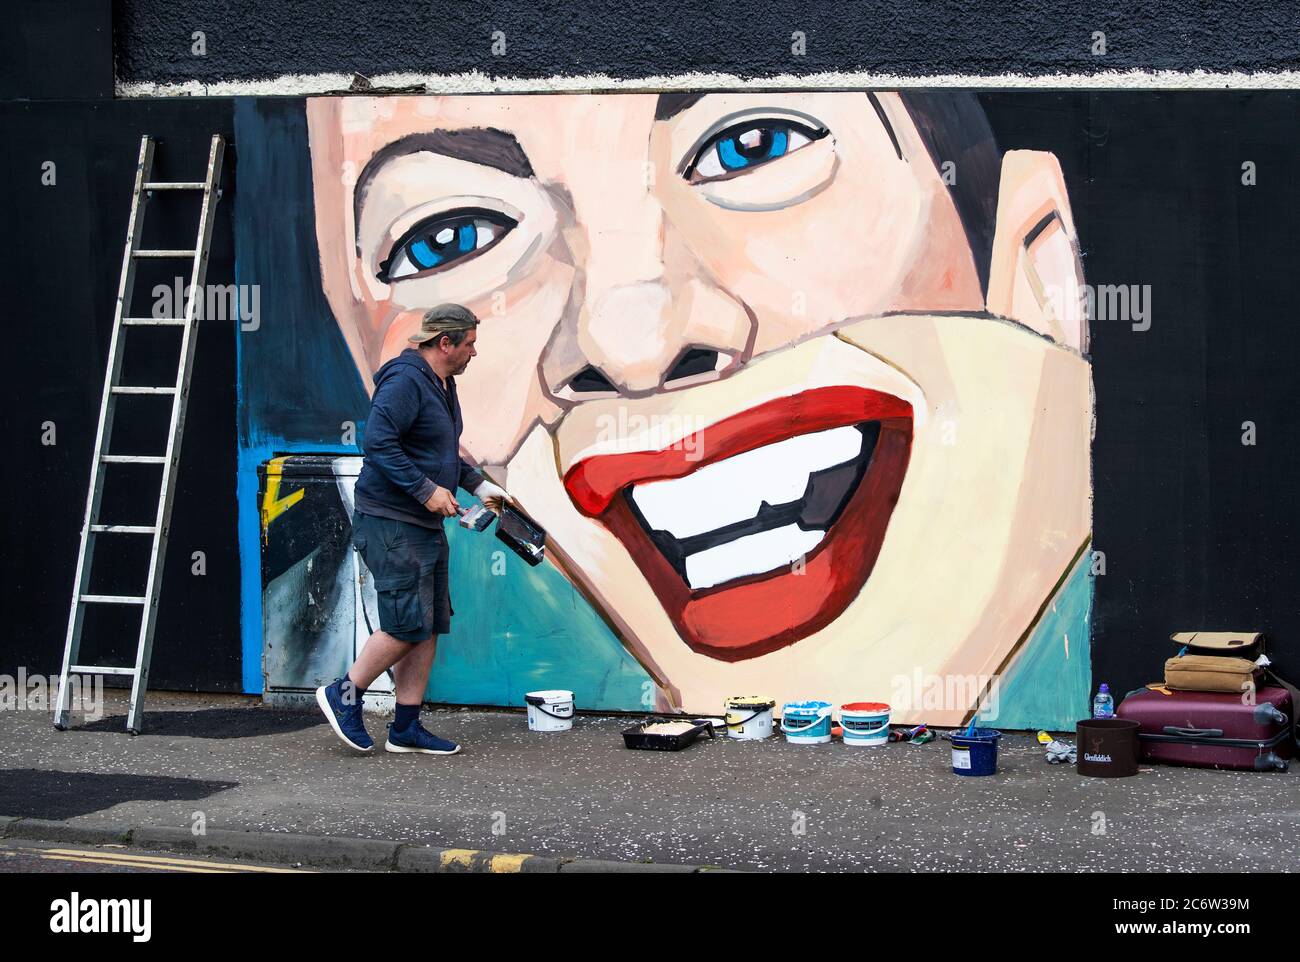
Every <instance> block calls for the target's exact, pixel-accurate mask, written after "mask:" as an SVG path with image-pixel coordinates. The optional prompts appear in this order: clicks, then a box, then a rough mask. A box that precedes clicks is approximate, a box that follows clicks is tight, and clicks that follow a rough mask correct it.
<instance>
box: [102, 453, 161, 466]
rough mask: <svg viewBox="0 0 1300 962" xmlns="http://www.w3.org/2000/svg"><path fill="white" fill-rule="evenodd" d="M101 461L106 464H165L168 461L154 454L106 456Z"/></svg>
mask: <svg viewBox="0 0 1300 962" xmlns="http://www.w3.org/2000/svg"><path fill="white" fill-rule="evenodd" d="M99 460H101V461H103V462H104V463H105V464H165V463H166V462H167V459H166V458H164V457H161V456H159V455H154V454H104V455H101V456H100V458H99Z"/></svg>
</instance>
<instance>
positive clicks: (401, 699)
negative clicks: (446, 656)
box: [376, 635, 438, 705]
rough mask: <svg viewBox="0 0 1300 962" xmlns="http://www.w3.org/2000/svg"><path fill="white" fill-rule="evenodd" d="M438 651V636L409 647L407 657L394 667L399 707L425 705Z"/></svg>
mask: <svg viewBox="0 0 1300 962" xmlns="http://www.w3.org/2000/svg"><path fill="white" fill-rule="evenodd" d="M399 644H400V642H399ZM437 650H438V636H437V635H433V636H432V637H430V638H427V639H425V640H424V641H421V642H419V643H418V644H414V645H407V646H406V655H405V656H404V657H403V658H402V659H401V660H400V661H398V662H397V663H395V664H394V665H393V666H392V668H393V680H394V681H396V682H397V684H396V689H397V703H398V704H399V705H420V704H423V703H424V693H425V691H427V690H428V688H429V671H430V670H431V669H432V668H433V656H434V654H435V653H436V652H437ZM376 677H378V676H376Z"/></svg>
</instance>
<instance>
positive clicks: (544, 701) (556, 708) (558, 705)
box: [524, 689, 573, 732]
mask: <svg viewBox="0 0 1300 962" xmlns="http://www.w3.org/2000/svg"><path fill="white" fill-rule="evenodd" d="M524 702H525V703H526V704H527V705H528V730H529V731H534V732H567V731H568V730H569V729H570V728H572V727H573V692H571V691H561V690H559V689H556V690H551V691H530V692H529V693H528V694H526V695H524Z"/></svg>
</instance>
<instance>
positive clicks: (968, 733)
mask: <svg viewBox="0 0 1300 962" xmlns="http://www.w3.org/2000/svg"><path fill="white" fill-rule="evenodd" d="M1001 737H1002V733H1001V732H1000V731H998V730H996V729H994V728H976V727H975V723H974V722H971V725H970V727H968V728H966V729H964V730H963V729H960V728H959V729H958V730H957V731H955V732H953V733H952V770H953V772H955V773H956V774H958V775H996V774H997V771H998V739H999V738H1001Z"/></svg>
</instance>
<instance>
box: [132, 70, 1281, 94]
mask: <svg viewBox="0 0 1300 962" xmlns="http://www.w3.org/2000/svg"><path fill="white" fill-rule="evenodd" d="M366 79H367V80H368V81H369V83H370V85H371V88H372V89H370V90H367V91H358V92H361V93H374V94H380V93H419V92H424V93H429V94H474V93H561V92H601V91H618V92H625V93H630V92H634V91H651V92H658V91H662V90H744V91H751V90H775V89H787V90H809V89H836V88H849V89H854V90H859V89H875V90H881V89H884V90H889V89H899V88H946V87H953V88H967V89H972V90H1006V89H1036V90H1052V89H1059V90H1221V89H1241V90H1269V89H1278V90H1294V89H1297V88H1300V71H1294V70H1287V71H1277V72H1273V73H1241V72H1230V73H1214V72H1208V71H1202V70H1192V71H1179V70H1157V71H1144V70H1132V71H1118V70H1108V71H1101V72H1097V73H1088V74H1048V75H1044V76H1026V75H1024V74H1013V73H1008V74H990V75H987V76H985V75H975V74H942V75H937V76H932V77H915V76H910V77H904V76H899V75H897V74H882V73H871V72H869V71H858V72H854V71H841V72H830V73H815V74H803V75H795V74H782V75H780V76H775V77H740V76H737V75H735V74H725V73H689V74H674V75H671V76H661V77H643V78H637V79H620V78H617V77H610V76H607V75H603V74H590V75H586V76H580V77H560V76H552V77H521V78H493V77H489V76H488V75H486V74H483V73H479V72H477V71H475V72H472V73H463V74H420V73H386V74H378V75H376V76H373V77H368V78H366ZM352 80H353V75H352V74H345V73H317V74H283V75H281V76H278V77H271V78H267V79H261V80H223V81H217V82H212V83H205V82H202V81H198V80H191V81H185V82H181V83H173V82H168V83H153V82H149V81H121V80H119V81H118V82H117V84H116V92H117V96H118V97H123V98H134V97H232V96H261V97H274V96H303V95H305V94H326V93H346V92H348V91H349V89H350V88H351V86H352ZM409 88H418V89H417V90H410V89H409Z"/></svg>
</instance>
